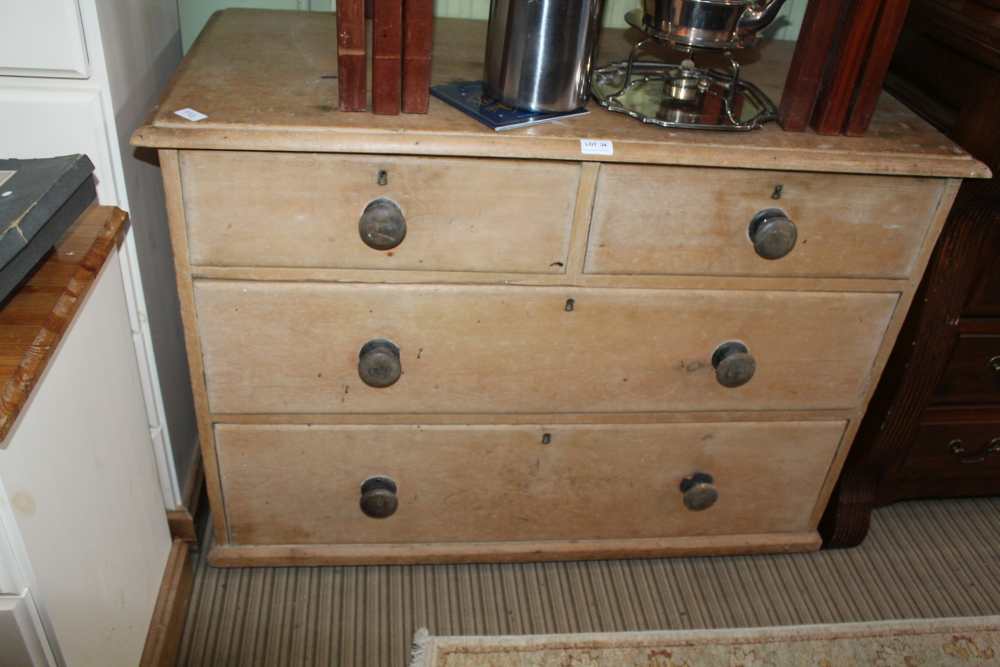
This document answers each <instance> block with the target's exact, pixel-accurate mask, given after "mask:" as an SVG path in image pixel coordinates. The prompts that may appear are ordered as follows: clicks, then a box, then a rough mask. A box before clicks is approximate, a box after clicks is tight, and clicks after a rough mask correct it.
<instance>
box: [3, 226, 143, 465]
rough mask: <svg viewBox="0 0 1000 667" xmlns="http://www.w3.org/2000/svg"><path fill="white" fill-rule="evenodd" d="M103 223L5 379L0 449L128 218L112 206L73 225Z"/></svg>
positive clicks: (71, 232) (52, 258)
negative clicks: (18, 360)
mask: <svg viewBox="0 0 1000 667" xmlns="http://www.w3.org/2000/svg"><path fill="white" fill-rule="evenodd" d="M100 219H103V224H102V226H101V227H100V228H99V231H98V232H97V234H96V237H95V238H94V240H93V242H92V243H91V244H90V247H89V249H88V250H87V251H86V254H85V255H84V256H83V259H82V260H81V261H80V262H79V264H78V265H77V267H76V270H75V271H74V272H73V274H72V277H71V278H70V279H69V281H68V283H67V284H66V286H65V287H64V288H63V290H62V293H61V295H60V296H59V298H58V299H57V300H56V303H55V305H54V306H53V307H52V309H51V311H50V312H49V313H48V315H47V316H46V317H45V321H44V323H43V324H42V326H41V327H40V328H39V331H38V333H37V335H36V336H35V338H34V340H33V341H32V342H31V344H30V345H28V346H27V349H26V350H25V351H24V354H23V356H22V358H21V361H20V363H19V364H18V366H17V368H16V369H15V370H14V372H13V373H12V374H11V375H10V376H9V377H8V378H7V379H6V382H5V383H4V385H3V389H2V390H0V449H6V448H7V446H8V444H9V443H8V441H7V436H8V435H9V433H10V431H11V429H12V428H13V426H14V424H15V423H16V422H17V418H18V416H20V414H21V410H22V409H23V408H24V406H25V405H26V404H27V402H28V398H29V397H30V396H31V392H32V390H33V389H34V387H35V385H36V384H37V383H38V380H39V379H40V378H41V377H42V374H43V373H44V372H45V368H46V366H48V363H49V361H50V360H51V358H52V355H53V354H54V353H55V350H56V348H57V347H58V345H59V342H60V341H61V340H62V338H63V336H64V335H65V333H66V331H67V330H68V329H69V325H70V323H71V322H72V321H73V317H74V316H75V315H76V312H77V310H79V307H80V304H81V303H82V302H83V299H84V297H86V295H87V293H88V292H89V291H90V288H91V287H92V286H93V284H94V281H95V280H96V279H97V274H98V273H100V271H101V268H103V266H104V264H105V262H106V261H107V259H108V257H109V256H110V254H111V250H112V248H115V247H117V246H118V244H119V243H121V240H122V238H123V237H124V234H125V230H126V228H127V223H128V214H127V213H125V212H124V211H122V210H121V209H119V208H114V207H110V206H92V207H90V208H88V209H87V210H86V211H85V212H84V213H83V215H81V216H80V219H79V220H78V221H77V222H75V223H74V227H76V226H77V225H81V224H87V223H88V222H89V223H91V224H93V223H95V222H96V221H99V220H100ZM73 232H74V230H73V228H71V229H70V231H69V232H67V234H66V237H65V238H64V241H61V242H60V244H58V245H57V249H58V248H59V247H60V246H61V245H62V244H63V243H64V242H65V239H68V238H69V237H70V236H71V235H72V234H73ZM56 261H58V260H57V259H56V258H55V257H54V256H53V257H50V258H49V259H47V260H45V263H47V262H56ZM43 265H44V263H43ZM28 284H30V281H29V283H28ZM22 289H23V288H22ZM16 299H17V296H16V294H15V296H14V297H13V299H12V301H11V302H9V303H8V307H10V305H11V304H12V303H13V301H16Z"/></svg>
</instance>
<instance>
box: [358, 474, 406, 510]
mask: <svg viewBox="0 0 1000 667" xmlns="http://www.w3.org/2000/svg"><path fill="white" fill-rule="evenodd" d="M397 494H398V491H397V488H396V482H394V481H393V480H392V479H390V478H388V477H369V478H368V479H366V480H365V481H364V482H362V483H361V511H362V512H364V513H365V516H369V517H371V518H373V519H387V518H388V517H390V516H392V515H393V514H395V513H396V510H397V509H398V508H399V496H398V495H397Z"/></svg>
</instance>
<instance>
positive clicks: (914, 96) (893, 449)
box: [821, 0, 1000, 547]
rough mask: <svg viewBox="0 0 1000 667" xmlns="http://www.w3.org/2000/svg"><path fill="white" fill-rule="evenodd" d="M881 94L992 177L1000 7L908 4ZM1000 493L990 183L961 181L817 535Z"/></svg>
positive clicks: (994, 208) (997, 149) (995, 210)
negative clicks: (905, 506)
mask: <svg viewBox="0 0 1000 667" xmlns="http://www.w3.org/2000/svg"><path fill="white" fill-rule="evenodd" d="M888 85H889V88H890V90H891V91H892V92H893V93H894V94H895V95H896V96H897V97H899V98H900V99H902V100H903V101H905V102H906V103H907V104H908V105H909V106H911V107H912V108H913V109H914V110H916V111H918V112H919V113H920V114H921V115H923V116H924V117H925V118H927V119H928V120H930V121H931V122H932V123H933V124H935V125H937V126H938V127H939V129H941V130H942V131H944V132H945V133H946V134H948V135H949V136H951V137H952V138H954V139H955V140H956V141H958V142H959V143H960V144H961V145H962V146H963V147H964V148H965V149H966V150H968V151H969V152H971V153H972V154H973V155H975V156H977V157H978V158H980V159H981V160H983V161H984V162H986V163H987V164H988V165H989V166H990V168H991V169H992V170H993V172H994V174H996V173H997V171H998V170H1000V132H998V129H997V128H998V125H997V123H998V119H1000V8H997V7H996V5H995V3H989V2H983V1H971V0H965V1H962V0H953V1H949V2H939V1H936V0H934V1H931V0H915V2H914V3H913V6H912V8H911V11H910V15H909V17H908V18H907V25H906V29H905V30H904V33H903V36H902V38H901V40H900V43H899V47H898V49H897V51H896V55H895V58H894V61H893V66H892V74H891V76H890V80H889V84H888ZM996 494H1000V181H998V179H997V178H996V177H994V178H993V180H990V181H981V182H976V183H972V182H966V184H965V185H963V188H962V191H961V192H960V194H959V197H958V199H957V202H956V205H955V208H954V209H953V210H952V214H951V216H950V218H949V220H948V223H947V224H946V226H945V229H944V231H943V232H942V234H941V237H940V239H939V241H938V245H937V248H936V250H935V253H934V255H933V256H932V259H931V263H930V265H929V267H928V270H927V273H926V275H925V278H924V281H923V285H922V286H921V291H920V292H919V293H918V294H917V297H916V299H915V300H914V305H913V307H912V309H911V311H910V314H909V316H908V318H907V321H906V323H905V325H904V328H903V331H902V333H901V334H900V337H899V339H898V340H897V343H896V347H895V349H894V351H893V353H892V356H891V357H890V361H889V363H888V365H887V367H886V372H885V374H884V375H883V378H882V381H881V382H880V384H879V387H878V389H877V391H876V393H875V396H874V398H873V399H872V402H871V404H870V406H869V410H868V413H867V414H866V415H865V418H864V421H863V422H862V425H861V427H860V429H859V432H858V437H857V439H856V440H855V444H854V448H853V449H852V452H851V456H850V457H849V460H848V463H847V465H846V466H845V469H844V473H843V475H842V477H841V480H840V482H839V484H838V487H837V489H836V491H835V493H834V495H833V497H832V499H831V503H830V506H829V507H828V509H827V513H826V516H825V517H824V520H823V524H822V527H821V530H822V532H823V536H824V543H825V545H826V546H834V547H836V546H852V545H854V544H857V543H858V542H860V541H861V540H862V539H864V536H865V534H866V533H867V530H868V519H869V515H870V512H871V510H872V508H873V507H875V506H878V505H884V504H888V503H891V502H895V501H897V500H901V499H904V498H918V497H952V496H972V495H996Z"/></svg>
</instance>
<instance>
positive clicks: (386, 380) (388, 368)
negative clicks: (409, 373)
mask: <svg viewBox="0 0 1000 667" xmlns="http://www.w3.org/2000/svg"><path fill="white" fill-rule="evenodd" d="M402 374H403V364H402V362H400V360H399V348H398V347H396V344H395V343H393V342H392V341H388V340H383V339H381V338H376V339H374V340H370V341H368V342H367V343H365V344H364V346H363V347H362V348H361V352H360V353H359V354H358V377H360V378H361V381H362V382H364V383H365V384H366V385H368V386H369V387H375V388H376V389H383V388H385V387H390V386H392V385H394V384H396V381H397V380H399V377H400V376H401V375H402Z"/></svg>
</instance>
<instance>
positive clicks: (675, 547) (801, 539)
mask: <svg viewBox="0 0 1000 667" xmlns="http://www.w3.org/2000/svg"><path fill="white" fill-rule="evenodd" d="M820 544H821V540H820V536H819V533H817V532H816V531H805V532H799V533H770V534H762V535H721V536H705V537H676V538H673V537H672V538H662V539H632V540H574V541H558V542H556V541H553V542H475V543H455V544H449V543H440V544H345V545H280V546H232V545H215V546H213V547H212V549H211V551H210V552H209V554H208V562H209V564H210V565H213V566H215V567H255V566H258V567H259V566H267V567H284V566H296V565H308V566H313V565H411V564H422V563H520V562H542V561H566V560H604V559H610V560H614V559H622V558H661V557H669V556H737V555H748V554H765V553H768V554H770V553H794V552H802V551H816V550H817V549H819V547H820Z"/></svg>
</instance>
